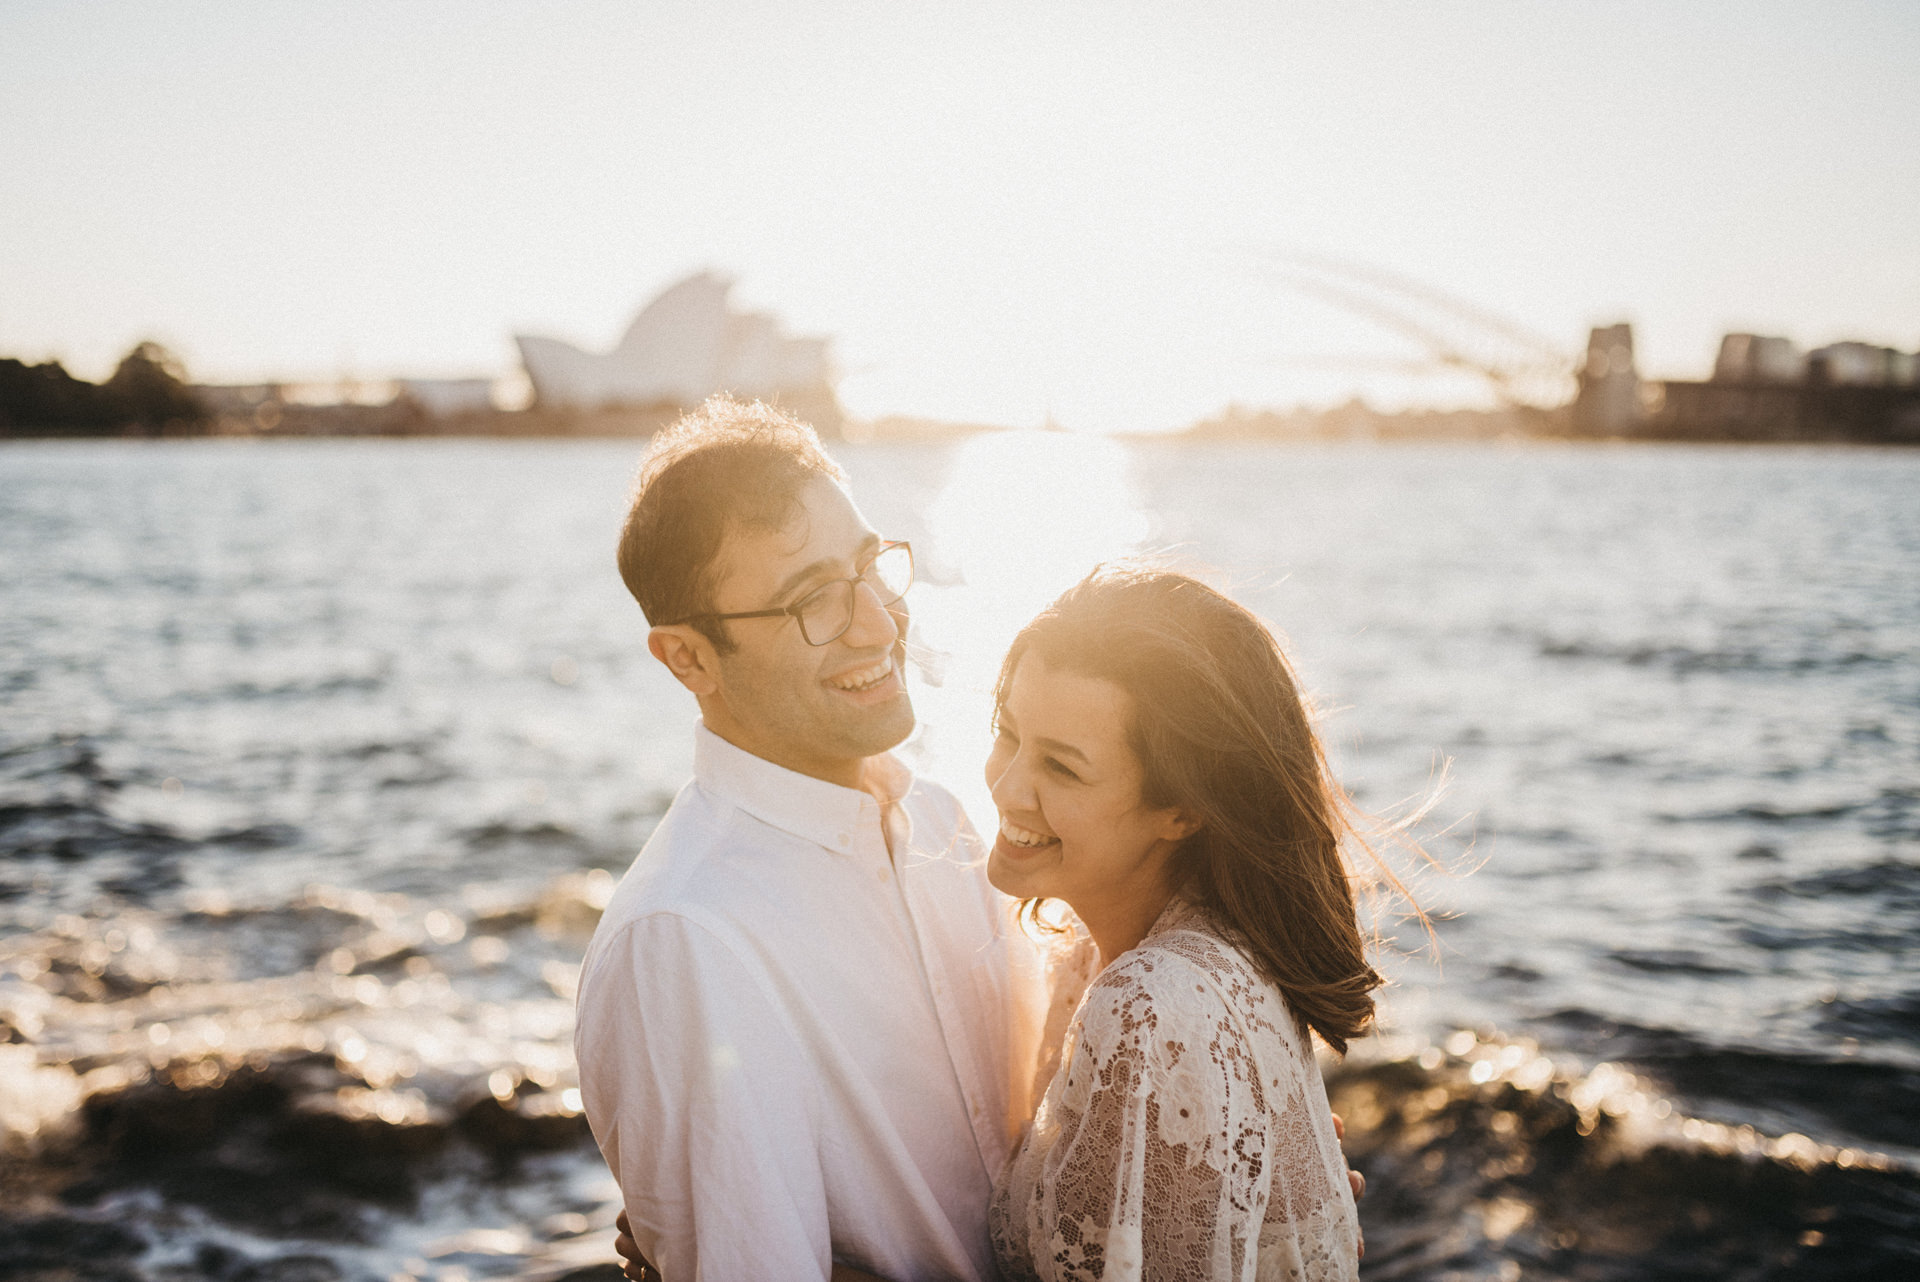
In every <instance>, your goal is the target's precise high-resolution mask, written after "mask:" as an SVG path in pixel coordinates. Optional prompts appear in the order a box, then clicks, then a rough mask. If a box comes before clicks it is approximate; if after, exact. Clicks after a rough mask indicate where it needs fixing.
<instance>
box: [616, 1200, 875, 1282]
mask: <svg viewBox="0 0 1920 1282" xmlns="http://www.w3.org/2000/svg"><path fill="white" fill-rule="evenodd" d="M613 1227H614V1228H615V1229H617V1230H618V1234H617V1236H615V1237H614V1239H613V1249H614V1250H616V1251H618V1252H619V1253H620V1262H621V1268H620V1271H621V1272H622V1273H624V1274H626V1275H627V1276H628V1277H629V1278H632V1279H633V1282H661V1278H660V1270H659V1269H656V1268H654V1267H653V1264H652V1262H650V1261H649V1260H648V1259H647V1257H646V1256H644V1255H642V1254H640V1244H639V1243H638V1242H636V1241H634V1240H633V1221H631V1220H629V1219H628V1218H627V1213H626V1212H625V1211H622V1212H620V1215H619V1218H617V1219H615V1220H614V1222H613ZM833 1282H886V1279H884V1278H879V1277H875V1276H874V1275H873V1274H871V1273H862V1272H861V1271H860V1270H859V1269H855V1268H849V1267H848V1266H847V1265H844V1264H839V1263H836V1264H835V1265H834V1266H833Z"/></svg>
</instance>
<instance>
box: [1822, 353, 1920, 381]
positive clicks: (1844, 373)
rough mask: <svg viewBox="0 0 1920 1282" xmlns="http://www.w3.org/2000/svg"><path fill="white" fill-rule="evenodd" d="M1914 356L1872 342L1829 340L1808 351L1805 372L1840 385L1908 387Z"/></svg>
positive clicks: (1912, 373)
mask: <svg viewBox="0 0 1920 1282" xmlns="http://www.w3.org/2000/svg"><path fill="white" fill-rule="evenodd" d="M1917 363H1920V362H1917V361H1916V359H1915V356H1914V354H1913V353H1910V352H1902V351H1897V350H1895V349H1894V348H1891V347H1875V346H1873V345H1872V344H1871V343H1829V344H1827V345H1826V346H1825V347H1818V348H1815V349H1814V350H1813V351H1811V352H1809V353H1807V368H1808V376H1809V377H1810V378H1812V379H1813V380H1814V381H1816V382H1825V383H1827V384H1830V385H1837V386H1843V387H1910V386H1912V385H1913V383H1914V382H1915V381H1916V380H1915V378H1914V373H1915V369H1914V367H1915V365H1916V364H1917Z"/></svg>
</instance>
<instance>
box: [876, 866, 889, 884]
mask: <svg viewBox="0 0 1920 1282" xmlns="http://www.w3.org/2000/svg"><path fill="white" fill-rule="evenodd" d="M874 876H875V877H878V878H879V879H880V880H881V881H882V882H886V881H891V880H892V879H893V871H892V869H889V868H882V869H881V870H880V871H879V872H877V873H875V874H874Z"/></svg>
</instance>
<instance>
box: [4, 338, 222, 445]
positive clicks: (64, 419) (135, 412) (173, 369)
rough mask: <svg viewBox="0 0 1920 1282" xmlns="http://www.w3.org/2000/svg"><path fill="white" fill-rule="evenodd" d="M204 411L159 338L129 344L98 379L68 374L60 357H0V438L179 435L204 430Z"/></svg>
mask: <svg viewBox="0 0 1920 1282" xmlns="http://www.w3.org/2000/svg"><path fill="white" fill-rule="evenodd" d="M210 417H211V415H209V413H208V412H207V408H206V406H204V405H203V404H201V402H200V399H199V398H198V397H196V396H195V395H194V394H193V390H192V389H191V388H190V387H188V386H187V381H186V374H185V371H184V370H183V369H182V368H181V365H180V362H179V360H178V359H177V358H176V357H175V356H174V355H173V353H171V352H169V351H168V350H167V349H166V348H164V347H162V346H161V345H160V344H158V343H154V342H142V343H138V344H136V345H135V346H134V349H133V350H132V351H130V352H128V353H127V354H126V356H125V357H123V358H122V359H121V361H120V364H119V365H118V366H117V367H116V368H115V369H114V371H113V376H112V377H111V378H109V379H107V381H106V382H104V383H89V382H87V381H86V380H85V379H83V378H75V377H74V376H73V375H72V374H70V373H68V372H67V369H66V367H65V366H64V365H62V364H61V363H60V362H59V361H47V362H45V363H44V364H40V365H28V364H27V363H26V362H24V361H19V360H14V359H12V358H11V357H0V436H186V435H197V434H199V433H201V432H204V431H205V430H206V427H207V423H208V420H209V419H210Z"/></svg>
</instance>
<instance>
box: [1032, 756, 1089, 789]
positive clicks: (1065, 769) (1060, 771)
mask: <svg viewBox="0 0 1920 1282" xmlns="http://www.w3.org/2000/svg"><path fill="white" fill-rule="evenodd" d="M1040 764H1041V765H1043V766H1045V767H1046V768H1047V769H1048V770H1050V771H1052V772H1053V773H1054V774H1057V775H1059V776H1060V777H1061V778H1063V779H1071V780H1072V781H1073V782H1075V783H1079V782H1080V776H1079V775H1077V774H1075V773H1074V772H1073V770H1072V768H1071V767H1069V766H1068V765H1067V763H1066V762H1064V761H1062V760H1060V758H1058V757H1042V758H1041V760H1040Z"/></svg>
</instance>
